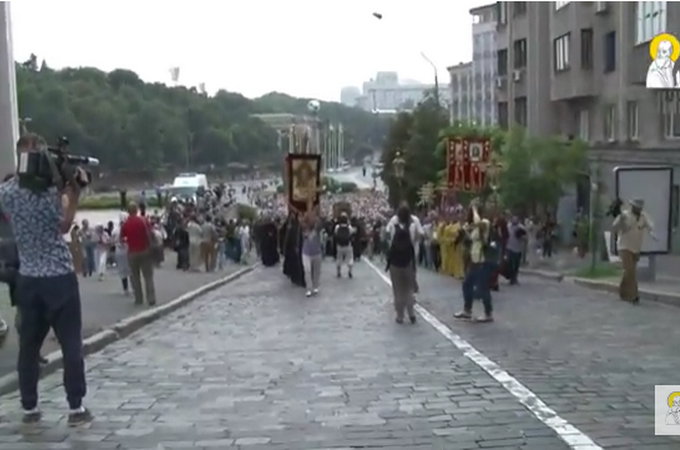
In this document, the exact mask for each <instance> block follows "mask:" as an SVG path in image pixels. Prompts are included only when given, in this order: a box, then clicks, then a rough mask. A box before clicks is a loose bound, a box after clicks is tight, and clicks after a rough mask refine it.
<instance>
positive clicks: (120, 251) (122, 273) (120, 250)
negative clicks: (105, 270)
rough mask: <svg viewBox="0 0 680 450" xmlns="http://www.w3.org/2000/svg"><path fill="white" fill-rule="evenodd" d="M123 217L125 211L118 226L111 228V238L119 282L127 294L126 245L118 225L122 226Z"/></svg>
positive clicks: (125, 216) (128, 270) (128, 287)
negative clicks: (121, 237) (114, 246)
mask: <svg viewBox="0 0 680 450" xmlns="http://www.w3.org/2000/svg"><path fill="white" fill-rule="evenodd" d="M125 219H127V213H121V214H120V220H119V222H118V226H117V227H116V228H115V229H114V230H113V233H112V234H111V239H112V240H113V242H114V244H115V245H116V248H115V259H116V269H117V270H118V277H119V278H120V282H121V284H122V285H123V293H124V294H125V295H128V294H129V293H130V282H129V277H130V267H129V266H128V258H127V245H126V244H125V243H124V242H123V241H121V239H120V227H121V226H123V222H125Z"/></svg>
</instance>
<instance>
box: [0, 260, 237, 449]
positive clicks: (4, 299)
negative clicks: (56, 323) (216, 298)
mask: <svg viewBox="0 0 680 450" xmlns="http://www.w3.org/2000/svg"><path fill="white" fill-rule="evenodd" d="M172 255H173V254H172V253H168V254H167V255H166V262H165V263H164V267H163V268H161V269H159V270H157V271H156V295H157V297H158V298H157V300H158V303H159V304H163V303H166V302H169V301H171V300H174V299H175V298H177V297H179V296H181V295H182V294H185V293H187V292H190V291H192V290H194V289H197V288H199V287H201V286H203V285H204V284H207V283H209V282H211V281H214V280H216V279H218V278H222V277H224V276H226V275H228V274H229V273H232V272H234V271H236V270H238V269H241V268H242V267H243V266H238V265H236V264H233V265H229V266H227V267H225V269H224V270H222V271H220V272H214V273H186V272H179V271H176V270H174V262H175V259H174V256H172ZM0 290H2V293H1V294H0V315H2V317H3V318H4V319H5V320H7V321H8V322H9V323H13V320H14V309H13V308H11V307H10V306H9V296H8V294H7V288H6V286H4V285H2V286H0ZM80 293H81V298H82V302H83V324H84V327H83V331H84V334H85V336H86V337H87V336H90V335H92V334H95V333H97V332H98V331H101V330H102V329H103V328H105V327H106V326H107V325H111V324H113V323H115V322H117V321H119V320H121V319H124V318H125V317H128V316H131V315H133V314H136V313H138V312H140V311H142V310H143V308H145V307H140V306H135V305H134V304H133V298H132V296H129V297H126V296H124V295H123V290H122V287H121V285H120V280H119V279H118V278H117V277H116V275H115V272H114V273H111V274H110V275H108V276H107V278H106V279H105V280H104V281H98V280H97V279H96V278H80ZM56 349H58V344H57V342H56V339H55V338H54V335H52V334H50V335H49V336H48V338H47V339H46V340H45V345H44V346H43V352H44V353H45V354H47V353H48V352H50V351H53V350H56ZM17 351H18V347H17V342H16V333H15V332H14V330H12V332H11V333H10V335H9V336H8V338H7V340H6V341H5V344H4V346H2V347H1V348H0V376H2V375H5V374H7V373H9V372H12V371H14V370H15V368H16V355H17ZM0 442H1V441H0Z"/></svg>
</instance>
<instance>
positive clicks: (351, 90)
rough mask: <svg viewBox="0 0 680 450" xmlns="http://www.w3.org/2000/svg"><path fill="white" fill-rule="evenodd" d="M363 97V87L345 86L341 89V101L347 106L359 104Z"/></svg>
mask: <svg viewBox="0 0 680 450" xmlns="http://www.w3.org/2000/svg"><path fill="white" fill-rule="evenodd" d="M359 97H361V89H359V88H358V87H356V86H345V87H344V88H342V89H341V90H340V103H342V104H343V105H346V106H357V101H358V100H359Z"/></svg>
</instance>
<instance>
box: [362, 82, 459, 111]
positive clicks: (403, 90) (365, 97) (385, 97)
mask: <svg viewBox="0 0 680 450" xmlns="http://www.w3.org/2000/svg"><path fill="white" fill-rule="evenodd" d="M430 91H434V85H433V84H424V83H419V82H417V81H412V80H409V82H408V83H405V82H401V83H400V82H399V75H398V74H397V72H378V73H377V74H376V77H375V79H371V80H369V81H366V82H364V84H363V86H362V97H361V98H360V99H359V102H358V103H359V104H360V105H361V107H363V109H366V110H369V111H378V112H379V111H410V110H412V109H413V108H415V107H416V105H417V104H418V103H420V102H421V101H422V100H423V98H424V97H425V95H426V94H427V93H428V92H430ZM439 97H440V101H441V102H442V103H443V104H445V106H448V103H449V102H448V99H449V93H448V92H447V90H446V87H445V86H444V87H442V86H440V87H439Z"/></svg>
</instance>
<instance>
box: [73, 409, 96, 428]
mask: <svg viewBox="0 0 680 450" xmlns="http://www.w3.org/2000/svg"><path fill="white" fill-rule="evenodd" d="M93 418H94V416H93V415H92V413H91V412H90V410H89V409H87V408H81V410H80V411H75V412H69V414H68V426H69V427H77V426H79V425H83V424H86V423H88V422H91V421H92V419H93Z"/></svg>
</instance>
